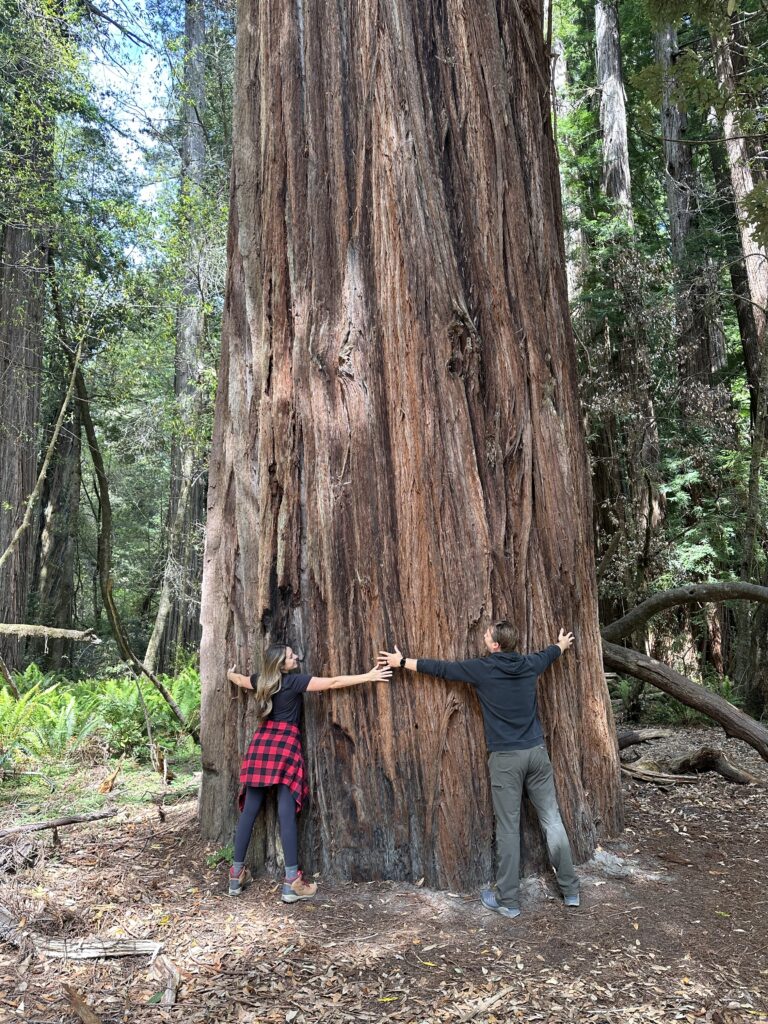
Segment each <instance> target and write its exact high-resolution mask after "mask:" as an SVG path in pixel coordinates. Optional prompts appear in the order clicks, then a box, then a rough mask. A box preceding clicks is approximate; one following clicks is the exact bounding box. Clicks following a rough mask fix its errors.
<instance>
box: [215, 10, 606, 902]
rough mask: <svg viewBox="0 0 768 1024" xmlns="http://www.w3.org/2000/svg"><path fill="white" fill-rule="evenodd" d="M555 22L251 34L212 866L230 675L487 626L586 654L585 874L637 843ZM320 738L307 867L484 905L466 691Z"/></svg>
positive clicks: (482, 18) (577, 834)
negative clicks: (566, 630) (272, 644)
mask: <svg viewBox="0 0 768 1024" xmlns="http://www.w3.org/2000/svg"><path fill="white" fill-rule="evenodd" d="M497 8H498V9H497ZM541 16H542V12H541V6H540V4H533V3H518V2H517V0H514V2H513V0H509V2H502V3H500V4H498V5H493V4H490V3H486V2H481V3H477V4H471V5H463V4H460V3H459V2H458V0H449V2H447V3H445V4H443V5H441V6H440V7H438V6H436V5H427V4H413V3H409V2H406V0H393V2H392V3H389V4H386V5H384V4H376V3H367V4H362V5H359V6H356V7H355V8H354V10H353V9H352V6H351V5H348V4H346V3H341V4H338V5H336V4H333V5H327V4H325V3H322V2H320V0H308V2H305V3H303V4H302V5H301V6H286V5H284V4H282V3H277V2H265V3H256V2H254V0H251V2H248V0H246V2H244V3H243V4H241V5H240V10H239V24H238V53H237V61H236V83H235V126H234V145H235V153H234V162H233V171H232V206H231V221H230V235H229V278H228V287H227V296H226V309H225V324H224V331H223V340H222V359H221V367H220V373H219V390H218V393H217V403H216V418H215V427H214V441H213V452H212V458H211V477H210V486H209V517H208V527H207V538H206V555H205V567H204V578H203V605H202V622H203V641H202V647H201V668H202V675H203V704H202V715H203V717H202V747H203V781H202V791H201V802H200V819H201V825H202V830H203V832H204V834H205V835H206V836H207V837H209V838H210V839H212V840H214V841H219V842H223V841H227V840H228V839H229V838H230V835H231V828H232V825H233V821H234V816H235V812H234V808H235V795H236V792H237V773H238V768H239V762H240V758H241V755H242V753H243V751H244V748H245V745H246V744H247V742H248V740H249V738H250V732H251V729H252V727H253V724H254V723H253V718H252V716H251V714H250V712H249V704H248V697H247V694H245V693H240V692H238V693H237V694H235V693H233V692H232V688H231V686H230V685H229V684H228V683H227V681H226V669H227V664H228V663H229V664H231V663H232V662H233V661H234V662H237V664H238V665H239V666H240V669H241V670H242V671H249V670H250V671H253V670H256V671H258V670H259V668H260V660H259V652H260V651H261V649H262V645H263V643H264V642H265V641H267V640H275V639H277V638H280V637H286V636H287V637H288V638H289V640H290V642H292V643H293V644H295V645H296V646H297V647H298V648H300V649H301V651H302V652H303V653H304V664H305V667H306V668H308V669H309V670H311V671H313V672H316V673H335V672H339V671H345V670H358V669H363V668H367V667H368V666H369V665H370V663H371V661H372V659H373V657H374V652H375V651H376V650H378V649H379V648H380V647H381V646H382V645H384V644H386V645H389V644H392V643H394V642H399V643H400V644H401V645H402V648H403V650H404V651H406V652H408V653H409V654H411V655H419V654H422V655H434V656H438V657H440V656H443V657H465V656H467V655H470V654H475V653H477V652H479V651H480V649H481V638H482V633H483V630H484V628H485V625H486V623H487V622H488V620H489V618H491V617H492V616H499V615H508V616H510V617H511V618H512V619H513V620H514V621H515V622H516V623H518V625H519V627H520V630H521V633H522V637H523V644H524V646H525V647H526V648H528V649H531V648H539V647H542V646H543V645H544V644H546V643H547V642H549V641H550V640H551V639H552V637H553V636H554V635H556V633H557V627H558V625H560V624H569V625H571V626H574V627H575V628H577V629H578V630H579V637H580V644H579V649H578V653H577V655H576V656H575V657H574V658H573V659H570V660H569V659H565V658H564V659H563V660H562V661H560V662H558V663H557V664H556V665H555V666H554V668H553V669H552V670H551V673H550V674H549V675H548V676H547V677H546V680H545V681H543V683H542V686H541V688H540V707H541V712H542V715H543V719H544V722H545V728H546V730H547V732H548V735H549V746H550V751H551V754H552V758H553V762H554V766H555V773H556V778H557V784H558V790H559V794H560V798H561V802H562V807H563V812H564V817H565V820H566V826H567V828H568V830H569V834H570V836H571V840H572V842H573V845H574V848H575V851H576V854H577V857H578V858H579V859H584V858H585V857H588V856H589V855H590V853H591V851H592V850H593V848H594V844H595V841H596V835H597V831H598V827H599V829H600V830H601V831H602V832H607V833H614V832H615V831H616V830H617V829H618V828H619V827H620V824H621V804H620V796H619V786H618V775H617V752H616V741H615V736H614V733H613V725H612V721H611V712H610V703H609V701H608V698H607V691H606V688H605V684H604V679H603V675H602V671H601V665H600V640H599V633H598V626H597V613H596V599H595V583H594V561H593V559H594V555H593V550H592V544H591V541H590V530H589V516H590V507H589V493H588V477H587V470H586V458H585V450H584V444H583V440H582V432H581V423H580V414H579V402H578V395H577V391H576V379H575V378H576V368H575V357H574V349H573V341H572V336H571V331H570V324H569V317H568V306H567V296H566V282H565V260H564V253H563V248H562V237H561V223H560V214H559V208H560V194H559V184H558V168H557V159H556V154H555V150H554V146H553V144H552V138H551V132H550V125H549V95H548V92H549V90H548V82H547V74H546V69H547V57H546V54H545V52H544V46H543V40H542V36H541ZM305 720H306V721H305V726H306V728H305V749H306V754H307V759H308V765H309V772H310V778H311V783H312V789H313V791H314V797H313V799H312V802H311V805H310V808H309V810H308V820H307V822H306V824H305V834H304V839H305V843H306V850H307V854H306V856H307V858H308V859H309V860H310V862H311V866H312V867H317V868H320V869H322V870H323V871H324V872H326V873H328V874H332V875H336V876H346V877H368V878H369V877H390V878H418V877H420V876H424V877H425V878H426V880H427V882H428V883H429V884H432V885H457V886H459V885H463V886H469V885H472V884H475V883H477V882H479V881H481V880H482V879H483V878H486V877H487V876H488V874H489V869H490V863H489V860H490V856H489V855H490V845H491V827H492V815H491V810H490V801H489V785H488V778H487V774H486V770H485V752H486V751H485V743H484V740H483V733H482V726H481V720H480V714H479V709H478V706H477V704H476V701H475V699H474V697H473V696H472V694H471V693H470V692H469V691H468V690H467V689H466V688H463V687H461V686H458V685H444V684H442V683H440V682H437V681H435V680H431V679H412V678H411V679H408V680H404V679H400V678H398V679H397V680H395V681H394V682H393V683H392V684H381V685H378V686H375V687H357V688H354V689H351V690H346V691H338V692H334V693H330V694H323V695H316V694H312V695H308V697H307V699H306V703H305ZM534 838H535V836H534V833H533V832H532V831H531V829H530V828H528V830H527V831H526V843H528V844H530V843H531V842H532V841H533V840H534ZM255 845H257V846H259V849H258V850H257V858H261V857H262V856H263V854H264V844H263V836H262V837H261V840H259V841H257V842H256V844H255Z"/></svg>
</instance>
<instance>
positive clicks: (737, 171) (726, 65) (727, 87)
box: [712, 35, 768, 379]
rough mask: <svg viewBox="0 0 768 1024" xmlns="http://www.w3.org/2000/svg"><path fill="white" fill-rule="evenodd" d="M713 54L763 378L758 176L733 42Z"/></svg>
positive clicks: (764, 291)
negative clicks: (741, 109) (743, 124)
mask: <svg viewBox="0 0 768 1024" xmlns="http://www.w3.org/2000/svg"><path fill="white" fill-rule="evenodd" d="M712 50H713V53H714V58H715V70H716V72H717V78H718V84H719V86H720V88H721V90H722V92H723V94H724V96H725V97H726V101H727V100H728V99H730V101H731V102H730V103H729V104H728V106H727V107H726V111H725V115H724V117H723V134H724V136H725V148H726V153H727V157H728V168H729V171H730V177H731V186H732V189H733V199H734V206H735V209H736V219H737V222H738V228H739V235H740V238H741V250H742V258H743V262H744V269H745V272H746V278H747V283H748V286H749V298H750V306H751V312H752V317H753V320H754V332H753V337H754V338H755V339H756V340H757V345H758V351H757V353H756V354H754V355H753V357H752V359H751V360H750V362H751V363H752V364H753V379H754V374H755V371H756V373H757V375H759V367H760V363H761V359H762V353H763V349H764V346H765V328H766V316H767V315H768V314H767V311H768V251H766V249H765V246H763V245H760V244H759V243H758V242H757V240H756V237H755V229H754V226H753V225H752V223H751V222H750V217H749V214H748V211H747V208H746V205H745V200H746V199H747V197H748V196H749V195H750V193H751V192H752V191H753V189H754V176H753V173H752V168H751V165H750V158H749V150H748V147H747V140H746V139H745V138H744V137H743V133H742V131H741V129H740V127H739V121H738V116H737V113H736V110H735V100H734V94H735V92H736V84H737V83H736V69H735V67H734V59H733V53H732V50H731V39H730V38H729V37H728V36H724V35H720V36H714V37H713V39H712Z"/></svg>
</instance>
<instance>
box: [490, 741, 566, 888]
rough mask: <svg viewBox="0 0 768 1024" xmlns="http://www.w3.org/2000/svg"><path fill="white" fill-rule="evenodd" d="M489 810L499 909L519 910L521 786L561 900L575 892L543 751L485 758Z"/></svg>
mask: <svg viewBox="0 0 768 1024" xmlns="http://www.w3.org/2000/svg"><path fill="white" fill-rule="evenodd" d="M488 767H489V769H490V773H491V792H492V794H493V810H494V814H495V815H496V850H497V854H498V859H499V867H498V874H497V879H496V888H497V890H498V894H499V903H501V905H502V906H504V907H515V908H517V907H518V906H519V903H518V898H519V897H518V890H519V888H520V806H521V804H522V799H523V788H525V791H526V792H527V794H528V798H529V800H530V801H531V803H532V804H533V806H534V807H535V808H536V813H537V814H538V816H539V824H540V825H541V829H542V832H543V833H544V838H545V839H546V842H547V852H548V854H549V861H550V863H551V865H552V867H553V868H554V869H555V877H556V878H557V884H558V885H559V886H560V891H561V892H562V894H563V896H573V895H575V894H576V893H578V891H579V880H578V878H577V876H576V872H575V871H574V869H573V858H572V857H571V846H570V843H569V842H568V836H567V834H566V831H565V828H564V826H563V821H562V818H561V817H560V809H559V807H558V806H557V795H556V794H555V779H554V775H553V773H552V764H551V763H550V760H549V755H548V754H547V750H546V747H543V746H541V747H531V748H530V749H529V750H494V751H493V752H492V753H491V754H489V755H488Z"/></svg>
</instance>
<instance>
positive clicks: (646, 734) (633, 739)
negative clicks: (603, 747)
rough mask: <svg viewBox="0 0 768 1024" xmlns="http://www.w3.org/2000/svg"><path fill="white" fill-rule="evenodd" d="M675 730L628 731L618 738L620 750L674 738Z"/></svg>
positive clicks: (621, 733)
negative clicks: (636, 744)
mask: <svg viewBox="0 0 768 1024" xmlns="http://www.w3.org/2000/svg"><path fill="white" fill-rule="evenodd" d="M674 734H675V730H674V729H627V730H625V731H624V732H620V733H619V734H618V736H617V739H618V741H619V750H625V749H626V748H627V747H632V746H634V744H635V743H648V742H649V741H650V740H662V739H665V738H666V737H667V736H674Z"/></svg>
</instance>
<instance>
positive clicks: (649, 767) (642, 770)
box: [621, 761, 699, 786]
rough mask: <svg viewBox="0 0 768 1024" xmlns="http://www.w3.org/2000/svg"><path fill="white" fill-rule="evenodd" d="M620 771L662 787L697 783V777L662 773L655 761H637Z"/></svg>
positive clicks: (624, 766) (624, 765) (622, 767)
mask: <svg viewBox="0 0 768 1024" xmlns="http://www.w3.org/2000/svg"><path fill="white" fill-rule="evenodd" d="M621 770H622V771H623V772H624V773H625V774H626V775H631V776H632V778H633V779H639V780H640V781H641V782H656V783H658V784H659V785H662V786H679V785H682V784H683V783H686V782H698V781H699V777H698V775H672V774H671V773H670V772H663V771H661V768H660V766H659V765H657V764H656V762H655V761H638V762H637V763H636V764H633V765H627V764H623V765H622V766H621Z"/></svg>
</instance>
